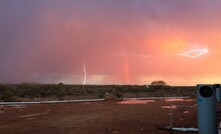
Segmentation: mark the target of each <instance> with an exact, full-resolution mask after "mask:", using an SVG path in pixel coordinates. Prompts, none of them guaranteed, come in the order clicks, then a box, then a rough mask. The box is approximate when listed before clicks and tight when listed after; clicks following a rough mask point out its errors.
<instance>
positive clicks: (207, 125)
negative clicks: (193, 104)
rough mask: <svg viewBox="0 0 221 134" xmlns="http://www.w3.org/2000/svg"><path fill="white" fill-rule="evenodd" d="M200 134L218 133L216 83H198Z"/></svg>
mask: <svg viewBox="0 0 221 134" xmlns="http://www.w3.org/2000/svg"><path fill="white" fill-rule="evenodd" d="M197 89H198V90H197V113H198V128H199V134H217V133H218V130H217V123H216V90H215V86H214V85H203V84H200V85H197Z"/></svg>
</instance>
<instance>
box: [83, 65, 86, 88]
mask: <svg viewBox="0 0 221 134" xmlns="http://www.w3.org/2000/svg"><path fill="white" fill-rule="evenodd" d="M83 70H84V79H83V83H82V85H85V83H86V79H87V70H86V67H85V64H84V65H83Z"/></svg>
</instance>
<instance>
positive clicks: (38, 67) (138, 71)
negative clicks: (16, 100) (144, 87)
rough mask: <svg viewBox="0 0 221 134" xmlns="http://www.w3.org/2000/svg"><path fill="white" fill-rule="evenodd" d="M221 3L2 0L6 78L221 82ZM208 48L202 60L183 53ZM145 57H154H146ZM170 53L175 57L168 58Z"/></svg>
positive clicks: (0, 36) (0, 32) (0, 52)
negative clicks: (220, 61) (84, 70)
mask: <svg viewBox="0 0 221 134" xmlns="http://www.w3.org/2000/svg"><path fill="white" fill-rule="evenodd" d="M220 6H221V1H209V0H195V1H193V0H185V1H177V0H164V1H161V0H149V1H143V0H121V1H110V0H84V1H80V0H79V1H72V0H64V1H60V0H44V1H40V0H39V1H37V0H36V1H29V0H20V1H17V0H10V1H0V20H1V21H0V63H1V65H0V83H20V82H36V83H57V82H60V81H62V82H64V83H71V84H82V81H83V76H84V72H83V65H84V64H85V65H86V69H87V76H88V77H87V82H86V84H147V83H150V82H151V81H153V80H158V79H163V80H165V81H167V82H168V84H172V85H194V84H196V83H198V82H199V83H200V82H219V80H220V78H221V77H220V76H219V75H221V71H220V68H221V63H219V62H218V59H220V58H221V53H220V52H219V49H220V48H221V46H220V43H221V39H220V37H219V35H220V30H221V26H220V23H221V17H220V15H219V14H220V12H221V8H220ZM203 48H208V49H209V53H208V54H206V55H202V56H201V57H199V58H195V59H192V58H187V57H183V56H177V55H176V54H180V53H185V52H187V51H189V50H192V49H203ZM142 55H147V56H148V55H154V56H152V57H143V56H142ZM165 55H170V56H165Z"/></svg>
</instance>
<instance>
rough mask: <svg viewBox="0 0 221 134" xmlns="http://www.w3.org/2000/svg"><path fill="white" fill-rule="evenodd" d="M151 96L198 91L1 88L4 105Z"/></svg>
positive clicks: (51, 86) (115, 87)
mask: <svg viewBox="0 0 221 134" xmlns="http://www.w3.org/2000/svg"><path fill="white" fill-rule="evenodd" d="M107 94H108V95H109V96H111V98H122V97H149V96H164V97H166V96H189V95H195V94H196V88H195V87H173V86H150V87H147V86H146V85H142V86H140V85H64V84H63V83H59V84H30V83H22V84H14V85H0V101H6V102H9V101H30V100H31V101H34V100H62V99H88V98H105V97H106V95H107Z"/></svg>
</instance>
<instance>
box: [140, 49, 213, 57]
mask: <svg viewBox="0 0 221 134" xmlns="http://www.w3.org/2000/svg"><path fill="white" fill-rule="evenodd" d="M208 51H209V49H208V48H204V49H198V50H190V51H188V52H186V53H180V54H166V55H140V56H141V57H144V58H152V57H166V56H184V57H189V58H197V57H199V56H201V55H203V54H206V53H208Z"/></svg>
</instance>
